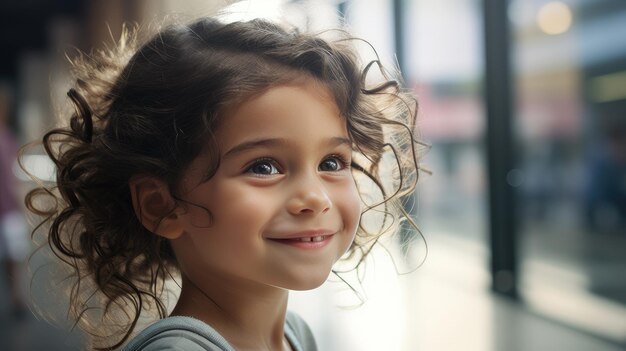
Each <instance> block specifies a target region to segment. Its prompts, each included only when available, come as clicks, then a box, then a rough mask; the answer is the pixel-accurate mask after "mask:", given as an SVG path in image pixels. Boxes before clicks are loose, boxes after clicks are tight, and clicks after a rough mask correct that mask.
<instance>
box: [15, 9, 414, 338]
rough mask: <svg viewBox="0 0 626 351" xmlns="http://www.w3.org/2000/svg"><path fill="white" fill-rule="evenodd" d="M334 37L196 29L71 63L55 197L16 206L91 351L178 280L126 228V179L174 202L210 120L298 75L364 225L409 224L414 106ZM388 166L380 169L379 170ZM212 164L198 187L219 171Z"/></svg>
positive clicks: (363, 249) (361, 239)
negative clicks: (321, 107)
mask: <svg viewBox="0 0 626 351" xmlns="http://www.w3.org/2000/svg"><path fill="white" fill-rule="evenodd" d="M337 33H340V38H339V39H334V40H332V41H331V40H324V39H321V38H320V37H318V36H313V35H309V34H303V33H299V32H298V31H296V30H285V29H283V28H281V27H279V26H277V25H275V24H272V23H269V22H266V21H263V20H253V21H250V22H235V23H230V24H224V23H221V22H219V21H218V20H216V19H211V18H203V19H200V20H197V21H195V22H193V23H191V24H188V25H173V26H170V27H167V28H165V29H164V30H162V31H160V32H159V33H158V34H157V35H155V36H154V37H152V38H151V39H150V40H148V41H147V42H146V43H145V44H143V45H138V39H137V30H125V31H124V35H123V36H122V39H121V40H120V42H119V43H118V44H117V45H116V46H114V47H112V48H107V49H106V50H101V51H97V52H95V53H93V54H92V55H81V56H80V57H78V58H77V59H75V60H74V61H73V71H74V75H75V77H76V83H75V86H74V87H73V88H72V89H70V91H69V92H68V96H69V98H70V100H71V103H72V105H73V106H74V108H75V112H74V113H73V114H72V115H71V117H70V119H69V126H67V127H60V128H56V129H53V130H51V131H49V132H48V133H46V134H45V136H44V137H43V146H44V148H45V151H46V153H47V154H48V156H49V157H50V158H51V159H52V161H53V162H54V164H55V165H56V184H54V186H52V187H46V186H44V185H41V186H40V187H39V188H36V189H34V190H33V191H31V192H30V193H29V194H28V196H27V199H26V203H27V206H28V208H29V209H30V210H31V211H32V212H34V213H35V214H37V215H40V216H43V218H44V220H43V221H42V223H41V224H40V225H39V226H38V228H40V227H42V226H44V225H45V228H46V233H47V241H48V244H49V246H50V248H51V249H52V251H53V252H54V254H55V255H56V256H57V257H58V258H60V259H61V260H63V261H64V262H65V263H67V265H69V267H71V269H72V270H73V274H74V278H75V279H74V283H73V285H72V289H71V292H70V314H71V316H73V317H74V318H75V319H76V322H77V323H79V324H80V326H81V328H82V329H84V330H86V331H88V332H89V333H90V334H91V335H92V336H93V337H94V338H95V343H96V345H98V346H100V347H101V348H102V349H110V348H117V347H119V346H121V345H123V344H124V343H125V342H126V341H127V339H128V338H129V337H130V336H131V334H132V332H133V330H134V329H135V327H136V325H137V323H138V321H139V317H140V315H141V314H142V311H145V310H146V309H149V308H154V309H156V312H157V315H158V317H160V318H162V317H165V316H166V315H167V309H166V306H165V304H164V302H163V300H162V297H163V292H164V290H163V284H164V282H165V281H167V280H168V279H169V278H171V273H170V272H177V262H176V259H175V256H174V253H173V251H172V249H171V247H170V244H169V242H168V241H167V240H166V239H163V238H162V237H160V236H157V235H154V234H152V233H151V232H150V231H149V230H147V229H146V228H144V227H143V226H142V225H141V223H140V222H139V220H138V219H137V217H136V215H135V212H134V210H133V207H132V201H131V195H130V191H129V186H128V181H129V179H130V178H131V177H132V176H134V175H137V174H148V175H152V176H156V177H159V178H160V179H163V180H164V181H165V182H166V183H167V184H168V186H169V189H170V191H171V193H172V194H173V195H174V196H175V197H176V196H177V195H178V194H177V189H178V186H177V185H178V182H179V180H180V178H181V174H182V173H183V172H184V170H185V169H186V168H187V166H188V165H189V164H190V163H191V161H192V160H194V159H195V158H196V157H197V156H198V155H199V154H200V153H201V152H205V151H208V152H213V153H216V150H217V148H216V147H214V146H215V140H214V137H213V135H212V134H211V131H212V130H215V127H216V126H217V124H218V123H219V120H220V118H223V117H225V116H224V115H223V114H222V112H223V111H224V110H225V109H226V108H227V107H229V106H233V104H237V103H240V102H242V101H244V100H245V99H248V98H250V97H251V96H253V95H255V94H258V93H259V92H262V91H264V90H267V89H269V88H271V87H273V86H276V85H279V84H282V83H287V82H289V81H292V80H294V79H296V78H297V77H302V76H303V75H304V76H308V77H312V78H314V79H315V80H316V81H318V82H320V83H322V84H323V85H324V86H325V87H327V88H328V89H329V90H330V92H331V93H332V95H333V96H334V99H335V102H336V104H337V106H338V107H339V110H340V112H341V115H342V116H343V117H344V118H345V121H346V123H347V129H348V133H349V137H350V139H351V141H352V147H353V152H354V155H355V158H354V162H353V164H352V169H353V172H354V173H355V175H356V174H357V173H360V174H364V175H365V176H366V177H367V179H369V180H371V181H372V182H373V184H375V187H377V188H378V189H379V190H380V192H381V193H382V201H381V202H379V203H374V204H369V205H368V206H367V207H366V208H365V211H364V212H367V211H370V210H372V209H375V208H379V206H380V205H381V204H383V205H384V210H383V211H384V213H385V217H384V218H385V223H387V224H389V223H390V222H395V223H397V222H398V221H397V219H399V218H407V219H408V220H409V221H410V218H408V216H407V214H406V212H405V211H404V210H403V209H402V206H401V205H400V202H399V199H400V197H401V196H404V195H407V194H409V193H410V192H411V191H412V190H413V189H414V187H415V183H416V181H417V175H418V155H417V152H418V151H419V150H418V146H419V145H422V144H420V143H418V142H417V139H416V137H415V136H414V127H415V125H414V124H415V116H416V113H417V103H416V102H415V99H414V98H413V97H412V96H411V95H410V94H408V93H406V92H403V91H402V90H401V88H400V85H399V84H398V82H397V81H395V80H392V79H390V78H389V75H388V73H387V72H386V71H385V70H384V69H383V67H382V65H381V64H380V61H378V60H374V61H372V62H370V63H369V64H367V65H365V68H364V69H360V68H359V67H360V63H359V61H358V59H357V56H356V54H355V53H354V49H353V48H352V46H351V44H352V43H353V42H354V38H350V37H349V36H347V34H345V33H343V32H337ZM372 68H374V69H379V70H380V71H381V72H382V73H383V75H384V77H385V78H386V80H385V81H384V82H383V83H382V84H379V85H376V86H373V87H371V86H368V84H366V77H367V75H368V72H369V70H370V69H372ZM207 143H208V144H207ZM207 145H208V147H207ZM387 154H388V155H391V158H390V160H391V161H389V160H387V161H385V160H384V156H385V155H387ZM213 156H215V157H214V164H213V168H212V169H211V170H210V171H209V172H208V174H207V179H210V178H211V176H212V175H213V174H214V172H215V171H216V170H217V168H218V166H219V158H218V154H215V155H213ZM385 162H391V163H392V164H393V166H394V167H393V168H394V173H393V177H392V178H388V177H382V176H381V174H380V169H381V166H382V164H383V163H385ZM383 178H384V179H383ZM361 187H362V186H361ZM362 190H363V189H360V191H361V192H362ZM46 198H52V200H53V201H52V202H51V203H52V205H50V202H46V201H45V199H46ZM42 200H44V201H43V202H42ZM41 203H46V204H47V207H45V208H43V207H42V206H40V205H39V204H41ZM50 206H51V207H50ZM389 219H391V221H390V222H389ZM391 227H393V226H391ZM391 227H390V226H389V225H383V226H381V228H380V230H378V231H376V232H372V231H371V230H367V229H366V228H365V226H363V225H362V223H361V225H360V226H359V230H358V232H357V237H356V239H355V241H354V242H353V244H352V246H351V247H350V249H349V251H348V253H347V254H346V256H345V257H344V259H346V260H354V262H356V266H358V265H359V264H360V263H361V262H362V261H363V258H364V257H365V256H366V255H367V253H368V252H369V251H370V250H371V248H372V246H373V245H374V244H375V243H376V241H377V240H378V238H379V237H380V236H381V235H382V234H384V233H385V232H389V231H391V230H392V228H391ZM94 307H96V309H95V311H97V312H94V309H93V308H94ZM94 313H95V314H94ZM109 323H110V324H111V325H113V326H114V327H117V328H118V329H116V331H115V332H114V333H113V334H112V335H113V336H115V337H117V339H114V340H115V341H114V342H113V343H112V344H109V345H106V342H107V338H110V337H111V335H103V334H102V333H99V330H100V328H101V327H102V325H105V326H109V325H108V324H109ZM108 340H111V339H108Z"/></svg>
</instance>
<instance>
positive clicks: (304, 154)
mask: <svg viewBox="0 0 626 351" xmlns="http://www.w3.org/2000/svg"><path fill="white" fill-rule="evenodd" d="M216 138H217V141H218V144H219V146H220V155H221V163H220V166H219V169H218V170H217V173H216V174H215V175H214V176H213V177H212V178H211V179H210V180H209V181H205V182H203V177H204V176H205V174H206V172H207V170H208V169H209V168H208V164H209V160H208V156H200V157H199V158H197V159H196V160H195V161H194V162H193V163H192V165H191V167H190V169H189V170H188V171H187V172H186V173H185V175H184V177H183V181H182V185H181V187H182V194H183V196H182V199H183V200H184V201H187V202H190V203H192V204H193V205H187V209H188V211H187V212H186V213H184V214H182V217H181V220H182V221H183V223H184V234H183V235H182V236H180V237H179V238H178V239H175V240H173V241H172V245H173V248H174V250H175V252H176V256H177V258H178V261H179V263H180V265H181V269H182V271H183V272H184V273H185V275H186V276H187V277H188V278H189V279H191V280H192V281H193V282H194V283H196V284H202V282H206V281H207V279H208V280H209V281H219V282H224V283H227V282H230V283H236V282H242V283H245V284H250V283H253V284H255V283H258V284H262V285H266V286H268V285H269V286H274V287H280V288H285V289H291V290H306V289H312V288H315V287H317V286H319V285H321V284H322V283H323V282H324V281H325V280H326V278H327V277H328V274H329V273H330V270H331V268H332V265H333V264H334V263H335V262H336V261H337V260H338V259H339V258H340V257H341V256H342V255H343V253H344V252H345V251H346V250H347V249H348V247H349V246H350V244H351V242H352V240H353V238H354V235H355V232H356V230H357V226H358V222H359V217H360V198H359V195H358V192H357V189H356V185H355V183H354V180H353V178H352V173H351V171H350V168H349V167H350V161H351V154H352V152H351V147H350V145H351V144H350V141H349V139H348V133H347V131H346V123H345V120H344V119H343V118H341V116H340V114H339V110H338V108H337V106H336V105H335V103H334V100H333V98H332V96H331V95H330V93H329V92H328V90H327V89H326V88H323V87H321V86H320V85H319V84H316V83H314V82H313V81H311V80H307V81H304V82H303V83H298V84H296V83H294V84H293V85H281V86H277V87H274V88H271V89H269V90H268V91H266V92H265V93H263V94H262V95H259V96H256V97H254V98H252V99H251V100H248V101H247V102H245V103H243V104H241V105H240V106H237V108H236V109H233V110H232V113H229V114H228V115H227V116H225V118H224V121H223V124H222V125H221V126H220V128H219V129H218V130H217V132H216ZM202 207H204V208H206V210H208V211H209V212H210V213H211V216H209V215H208V213H207V211H206V210H205V209H203V208H202Z"/></svg>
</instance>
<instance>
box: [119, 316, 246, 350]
mask: <svg viewBox="0 0 626 351" xmlns="http://www.w3.org/2000/svg"><path fill="white" fill-rule="evenodd" d="M156 350H171V351H177V350H180V351H234V350H233V348H232V347H231V346H230V345H229V344H228V342H227V341H226V339H224V337H222V336H221V335H220V334H219V333H218V332H217V331H216V330H215V329H213V328H211V327H210V326H209V325H207V324H206V323H204V322H201V321H199V320H197V319H194V318H191V317H169V318H164V319H161V320H159V321H157V322H155V323H154V324H152V325H150V326H149V327H147V328H146V329H144V330H143V331H142V332H141V333H139V335H137V336H136V337H135V338H133V339H132V340H131V341H130V342H129V343H128V345H126V347H125V348H124V351H156Z"/></svg>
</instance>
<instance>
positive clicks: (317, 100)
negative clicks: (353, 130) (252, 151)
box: [216, 79, 347, 148]
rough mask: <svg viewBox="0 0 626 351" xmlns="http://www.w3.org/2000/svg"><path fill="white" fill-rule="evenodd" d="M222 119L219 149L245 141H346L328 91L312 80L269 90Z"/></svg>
mask: <svg viewBox="0 0 626 351" xmlns="http://www.w3.org/2000/svg"><path fill="white" fill-rule="evenodd" d="M222 118H223V120H222V123H221V124H220V126H219V128H218V129H217V130H216V138H217V141H218V143H219V144H220V146H221V147H222V148H227V147H228V146H229V145H232V144H234V143H237V142H240V141H241V140H242V139H246V138H262V137H268V138H293V137H294V136H302V135H304V134H307V135H309V134H311V135H319V136H323V137H338V136H342V137H347V130H346V121H345V119H344V118H342V116H341V113H340V111H339V108H338V107H337V104H336V103H335V99H334V97H333V95H332V94H331V92H330V90H329V89H328V88H326V87H325V86H324V85H322V84H321V83H318V82H315V81H313V80H311V79H307V80H305V81H300V82H292V83H290V84H282V85H278V86H274V87H271V88H269V89H268V90H266V91H264V92H263V93H262V94H259V95H256V96H254V97H252V98H250V99H248V100H246V101H245V102H243V103H241V104H239V105H238V106H235V107H234V108H231V109H230V110H229V111H227V112H225V113H224V115H223V116H222Z"/></svg>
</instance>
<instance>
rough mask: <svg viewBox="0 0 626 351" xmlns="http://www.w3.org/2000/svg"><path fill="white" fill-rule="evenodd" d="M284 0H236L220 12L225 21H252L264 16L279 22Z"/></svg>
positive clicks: (220, 16) (221, 18)
mask: <svg viewBox="0 0 626 351" xmlns="http://www.w3.org/2000/svg"><path fill="white" fill-rule="evenodd" d="M283 3H284V1H283V0H244V1H239V2H236V3H234V4H232V5H230V6H228V7H226V8H224V9H223V10H221V11H220V12H219V18H220V20H222V21H223V22H226V23H231V22H236V21H250V20H253V19H255V18H263V19H267V20H270V21H274V22H278V21H279V20H280V19H281V15H282V11H281V7H282V5H283Z"/></svg>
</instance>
